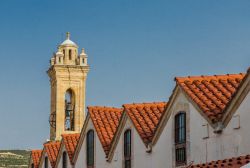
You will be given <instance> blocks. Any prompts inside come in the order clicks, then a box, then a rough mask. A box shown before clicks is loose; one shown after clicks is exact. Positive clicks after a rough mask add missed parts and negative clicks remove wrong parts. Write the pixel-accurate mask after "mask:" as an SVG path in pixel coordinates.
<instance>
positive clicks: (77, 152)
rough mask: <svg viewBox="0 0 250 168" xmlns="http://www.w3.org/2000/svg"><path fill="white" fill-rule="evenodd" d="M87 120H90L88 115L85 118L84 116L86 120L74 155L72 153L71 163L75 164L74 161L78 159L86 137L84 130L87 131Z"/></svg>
mask: <svg viewBox="0 0 250 168" xmlns="http://www.w3.org/2000/svg"><path fill="white" fill-rule="evenodd" d="M89 120H90V116H89V113H88V114H87V116H86V119H85V121H84V124H83V127H82V130H81V134H80V139H79V141H78V143H77V146H76V150H75V153H74V156H73V163H75V162H76V160H77V158H78V155H79V153H80V150H81V147H82V144H83V142H84V138H85V135H86V129H87V126H88V123H89Z"/></svg>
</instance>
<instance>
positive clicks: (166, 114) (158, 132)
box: [152, 85, 180, 146]
mask: <svg viewBox="0 0 250 168" xmlns="http://www.w3.org/2000/svg"><path fill="white" fill-rule="evenodd" d="M179 90H180V89H179V87H177V85H175V88H174V90H173V92H172V94H171V96H170V97H169V101H168V105H167V106H166V108H165V111H164V113H163V114H162V117H161V119H160V121H159V123H158V125H157V127H156V129H155V133H154V136H153V139H152V146H154V145H155V144H156V142H157V141H158V139H159V137H160V135H161V133H162V131H163V129H164V127H165V125H166V124H167V122H168V119H169V117H170V116H171V114H170V112H169V111H170V109H171V108H172V106H173V102H174V100H175V98H176V96H177V95H178V93H179Z"/></svg>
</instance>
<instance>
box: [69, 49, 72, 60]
mask: <svg viewBox="0 0 250 168" xmlns="http://www.w3.org/2000/svg"><path fill="white" fill-rule="evenodd" d="M71 55H72V51H71V50H69V60H71Z"/></svg>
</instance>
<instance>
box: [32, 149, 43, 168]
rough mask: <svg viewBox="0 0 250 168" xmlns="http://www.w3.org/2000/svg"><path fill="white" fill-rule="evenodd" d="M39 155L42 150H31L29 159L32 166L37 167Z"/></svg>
mask: <svg viewBox="0 0 250 168" xmlns="http://www.w3.org/2000/svg"><path fill="white" fill-rule="evenodd" d="M41 155H42V150H32V151H31V159H32V163H33V164H34V168H38V166H39V161H40V157H41Z"/></svg>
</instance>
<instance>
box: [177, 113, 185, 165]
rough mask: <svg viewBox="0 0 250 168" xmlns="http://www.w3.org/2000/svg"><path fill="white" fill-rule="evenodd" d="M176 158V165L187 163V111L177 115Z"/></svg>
mask: <svg viewBox="0 0 250 168" xmlns="http://www.w3.org/2000/svg"><path fill="white" fill-rule="evenodd" d="M175 160H176V166H179V165H184V164H186V113H185V112H180V113H179V114H177V115H176V116H175Z"/></svg>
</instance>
